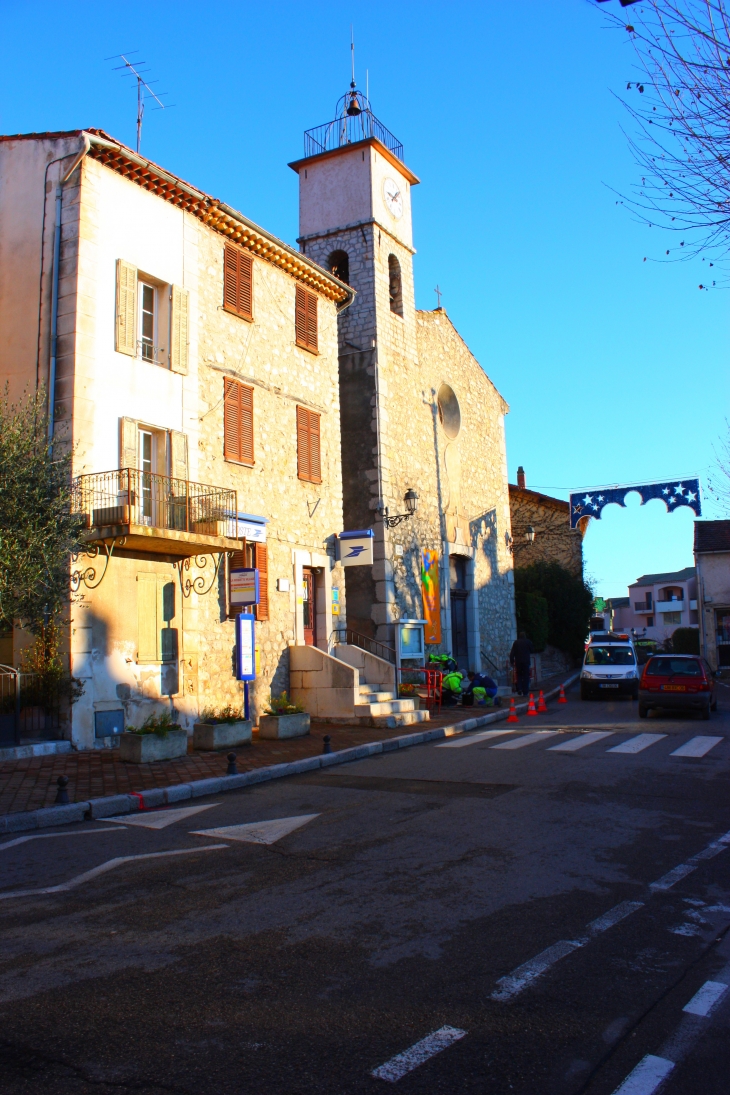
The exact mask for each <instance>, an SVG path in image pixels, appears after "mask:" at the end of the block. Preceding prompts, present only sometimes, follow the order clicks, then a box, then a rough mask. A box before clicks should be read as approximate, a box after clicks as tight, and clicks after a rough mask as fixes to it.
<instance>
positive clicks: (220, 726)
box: [193, 719, 251, 749]
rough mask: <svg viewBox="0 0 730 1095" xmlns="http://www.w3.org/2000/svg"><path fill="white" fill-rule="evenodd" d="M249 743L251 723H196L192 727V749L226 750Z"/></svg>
mask: <svg viewBox="0 0 730 1095" xmlns="http://www.w3.org/2000/svg"><path fill="white" fill-rule="evenodd" d="M249 741H251V722H250V721H249V720H248V719H240V720H239V721H238V722H196V724H195V726H194V727H193V748H195V749H228V748H230V747H231V746H232V745H245V744H246V743H247V742H249Z"/></svg>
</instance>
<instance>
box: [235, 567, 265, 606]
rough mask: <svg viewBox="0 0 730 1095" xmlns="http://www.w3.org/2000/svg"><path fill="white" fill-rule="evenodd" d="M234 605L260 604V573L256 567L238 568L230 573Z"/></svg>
mask: <svg viewBox="0 0 730 1095" xmlns="http://www.w3.org/2000/svg"><path fill="white" fill-rule="evenodd" d="M229 580H230V602H231V604H232V605H257V604H258V603H259V572H258V570H256V569H255V568H254V567H237V568H236V569H232V570H231V571H230V572H229Z"/></svg>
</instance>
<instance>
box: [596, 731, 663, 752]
mask: <svg viewBox="0 0 730 1095" xmlns="http://www.w3.org/2000/svg"><path fill="white" fill-rule="evenodd" d="M666 736H667V735H666V734H634V736H633V737H632V738H629V740H628V741H622V742H621V744H620V745H614V747H613V749H607V750H606V752H607V753H641V752H642V750H644V749H648V748H649V746H650V745H656V743H657V742H658V741H661V740H662V738H665V737H666Z"/></svg>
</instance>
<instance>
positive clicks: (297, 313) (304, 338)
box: [294, 285, 318, 353]
mask: <svg viewBox="0 0 730 1095" xmlns="http://www.w3.org/2000/svg"><path fill="white" fill-rule="evenodd" d="M294 326H295V330H296V341H297V346H304V347H306V349H307V350H312V351H314V353H316V352H317V350H318V340H317V294H316V293H310V292H309V291H308V290H307V289H305V288H304V287H303V286H301V285H297V292H296V302H295V306H294Z"/></svg>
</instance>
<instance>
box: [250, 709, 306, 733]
mask: <svg viewBox="0 0 730 1095" xmlns="http://www.w3.org/2000/svg"><path fill="white" fill-rule="evenodd" d="M308 733H309V715H308V714H307V713H306V712H302V713H301V714H299V715H262V716H261V718H260V719H259V737H260V738H303V737H304V735H305V734H308Z"/></svg>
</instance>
